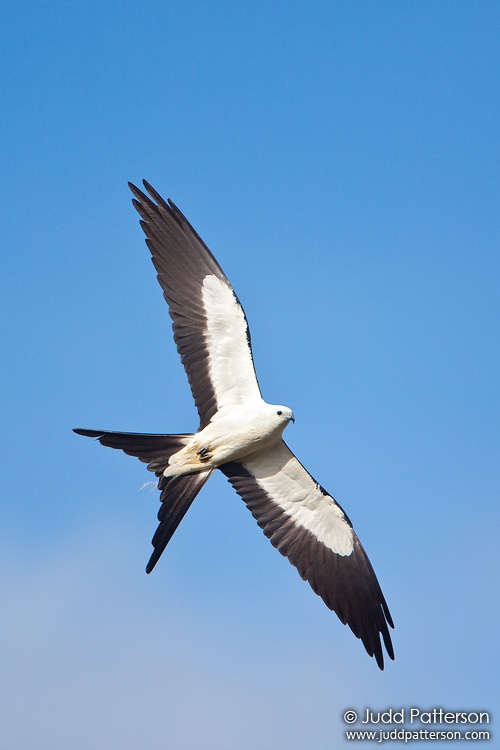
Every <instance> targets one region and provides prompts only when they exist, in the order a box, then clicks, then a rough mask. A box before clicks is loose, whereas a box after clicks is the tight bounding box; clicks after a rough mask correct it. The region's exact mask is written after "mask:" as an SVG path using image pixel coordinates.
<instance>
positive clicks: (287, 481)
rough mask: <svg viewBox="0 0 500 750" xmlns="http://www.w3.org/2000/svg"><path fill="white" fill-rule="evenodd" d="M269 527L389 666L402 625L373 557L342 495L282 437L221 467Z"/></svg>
mask: <svg viewBox="0 0 500 750" xmlns="http://www.w3.org/2000/svg"><path fill="white" fill-rule="evenodd" d="M220 469H221V471H223V472H224V474H225V475H226V476H227V477H228V479H229V481H230V482H231V484H232V485H233V486H234V488H235V489H236V491H237V492H238V494H239V495H240V496H241V497H242V498H243V500H244V501H245V503H246V504H247V506H248V508H249V510H250V511H251V513H252V515H253V516H254V518H255V519H256V521H257V523H258V524H259V526H260V527H261V528H262V529H263V531H264V534H265V535H266V536H267V537H268V538H269V539H270V541H271V544H273V545H274V546H275V547H276V548H277V549H278V550H279V551H280V552H281V554H282V555H284V556H285V557H287V558H288V559H289V561H290V562H291V563H292V565H294V566H295V567H296V568H297V570H298V572H299V574H300V576H301V577H302V578H303V579H304V580H306V581H308V582H309V584H310V585H311V588H312V589H313V591H314V592H315V593H316V594H318V595H319V596H321V598H322V599H323V601H324V602H325V604H326V605H327V607H329V608H330V609H332V610H333V611H334V612H336V614H337V615H338V617H339V618H340V620H341V622H343V623H344V625H345V624H347V625H349V627H350V628H351V630H352V631H353V633H354V635H356V636H357V637H358V638H360V639H361V641H362V642H363V645H364V646H365V649H366V651H367V652H368V654H370V656H375V659H376V661H377V664H378V665H379V667H380V668H381V669H383V668H384V656H383V652H382V645H381V640H380V637H381V636H382V639H383V642H384V644H385V648H386V651H387V653H388V655H389V657H390V658H391V659H393V658H394V652H393V648H392V643H391V637H390V634H389V629H388V626H390V627H394V625H393V622H392V618H391V615H390V612H389V609H388V607H387V604H386V601H385V599H384V596H383V594H382V591H381V589H380V585H379V583H378V580H377V577H376V575H375V573H374V571H373V568H372V566H371V564H370V561H369V560H368V557H367V555H366V553H365V551H364V549H363V547H362V546H361V543H360V541H359V539H358V537H357V536H356V534H355V532H354V530H353V528H352V525H351V522H350V521H349V519H348V518H347V516H346V515H345V513H344V511H343V510H342V508H341V507H340V506H339V505H338V504H337V503H336V502H335V500H334V499H333V498H332V497H331V496H330V495H329V494H328V493H327V492H326V491H325V490H324V489H323V488H322V487H320V485H318V483H317V482H316V481H315V480H314V479H313V478H312V477H311V475H310V474H309V473H308V472H307V471H306V469H305V468H304V467H303V466H302V464H300V463H299V461H298V460H297V459H296V458H295V456H294V455H293V453H292V452H291V451H290V450H289V448H288V447H287V446H286V445H285V443H283V442H281V443H279V444H278V445H277V446H276V447H274V448H273V449H271V450H267V451H266V452H265V453H264V452H262V453H260V454H254V455H253V456H251V457H250V458H249V459H246V460H244V461H243V462H242V463H230V464H225V465H224V466H221V467H220Z"/></svg>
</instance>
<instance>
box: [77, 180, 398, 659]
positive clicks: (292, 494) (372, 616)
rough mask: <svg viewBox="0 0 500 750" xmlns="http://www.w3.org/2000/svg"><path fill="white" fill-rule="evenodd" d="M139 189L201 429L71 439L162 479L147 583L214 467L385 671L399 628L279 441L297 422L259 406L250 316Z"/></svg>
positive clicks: (330, 510)
mask: <svg viewBox="0 0 500 750" xmlns="http://www.w3.org/2000/svg"><path fill="white" fill-rule="evenodd" d="M129 184H130V183H129ZM144 186H145V188H146V190H147V192H148V193H149V196H150V197H149V196H147V195H146V194H145V193H143V192H142V191H141V190H139V189H138V188H136V187H135V186H134V185H132V184H130V189H131V190H132V192H133V194H134V196H135V198H134V200H133V204H134V206H135V208H136V209H137V211H138V212H139V214H140V216H141V226H142V228H143V230H144V233H145V234H146V244H147V246H148V247H149V250H150V251H151V256H152V260H153V263H154V266H155V268H156V271H157V274H158V281H159V282H160V286H161V287H162V289H163V295H164V297H165V300H166V301H167V304H168V306H169V310H170V315H171V317H172V321H173V326H172V327H173V331H174V339H175V343H176V344H177V349H178V351H179V354H180V357H181V360H182V364H183V365H184V368H185V370H186V374H187V377H188V380H189V384H190V386H191V392H192V394H193V398H194V401H195V403H196V407H197V409H198V414H199V417H200V427H199V430H198V432H196V433H194V434H185V435H144V434H136V433H124V432H107V431H104V430H84V429H75V432H77V433H78V434H79V435H85V436H87V437H95V438H97V439H98V440H99V442H100V443H101V444H102V445H106V446H109V447H110V448H119V449H121V450H123V451H124V452H125V453H128V454H129V455H132V456H136V457H137V458H139V459H140V460H141V461H144V462H145V463H147V465H148V466H147V468H148V469H149V470H150V471H152V472H154V473H155V474H156V476H157V477H158V480H159V481H158V487H159V489H160V491H161V496H160V501H161V507H160V511H159V513H158V519H159V521H160V523H159V526H158V528H157V530H156V533H155V535H154V537H153V542H152V543H153V547H154V551H153V554H152V555H151V558H150V560H149V562H148V565H147V568H146V571H147V572H148V573H150V572H151V570H152V569H153V568H154V566H155V565H156V563H157V561H158V559H159V557H160V555H161V554H162V552H163V550H164V549H165V547H166V546H167V544H168V542H169V541H170V539H171V537H172V535H173V533H174V532H175V530H176V528H177V526H178V525H179V523H180V522H181V520H182V518H183V517H184V515H185V513H186V511H187V510H188V508H189V506H190V505H191V503H192V502H193V500H194V498H195V497H196V495H197V494H198V492H199V491H200V490H201V488H202V487H203V485H204V484H205V482H206V481H207V479H208V478H209V477H210V475H211V473H212V472H213V471H214V470H215V469H219V470H220V471H222V472H223V473H224V474H225V475H226V477H227V478H228V479H229V481H230V482H231V484H232V485H233V487H234V488H235V490H236V492H237V493H238V494H239V495H240V496H241V497H242V498H243V500H244V501H245V503H246V505H247V507H248V508H249V510H250V511H251V513H252V515H253V516H254V518H255V519H256V521H257V523H258V524H259V526H260V527H261V528H262V529H263V531H264V534H265V535H266V536H267V537H268V538H269V539H270V540H271V543H272V544H273V545H274V546H275V547H276V548H277V549H278V550H279V551H280V552H281V554H283V555H285V556H286V557H288V559H289V560H290V562H291V563H292V565H295V567H296V568H297V570H298V571H299V573H300V575H301V577H302V578H303V579H304V580H306V581H308V582H309V583H310V585H311V587H312V588H313V590H314V591H315V592H316V593H317V594H318V595H319V596H321V598H322V599H323V601H324V602H325V604H326V605H327V607H329V608H330V609H332V610H334V611H335V612H336V613H337V615H338V616H339V618H340V620H341V621H342V622H343V623H344V624H347V625H349V627H350V628H351V630H352V631H353V633H354V635H356V636H357V637H358V638H360V639H361V640H362V642H363V644H364V646H365V648H366V650H367V652H368V654H370V656H375V658H376V660H377V664H378V665H379V667H380V668H381V669H383V666H384V657H383V652H382V645H381V638H380V636H382V640H383V642H384V644H385V648H386V651H387V653H388V655H389V656H390V658H391V659H393V658H394V652H393V649H392V643H391V637H390V634H389V628H388V625H389V626H391V627H394V625H393V622H392V618H391V615H390V613H389V609H388V607H387V604H386V602H385V599H384V596H383V594H382V591H381V589H380V586H379V583H378V581H377V578H376V576H375V573H374V571H373V568H372V566H371V564H370V561H369V560H368V557H367V556H366V553H365V551H364V549H363V547H362V546H361V544H360V542H359V539H358V537H357V536H356V534H355V532H354V530H353V528H352V524H351V522H350V521H349V519H348V518H347V516H346V515H345V513H344V511H343V510H342V508H341V507H340V506H339V505H338V503H336V502H335V500H334V499H333V497H331V495H329V494H328V493H327V492H326V490H324V489H323V488H322V487H321V486H320V485H319V484H318V483H317V482H316V481H315V480H314V479H313V478H312V477H311V475H310V474H309V473H308V472H307V471H306V469H305V468H304V467H303V466H302V464H301V463H300V462H299V461H298V460H297V459H296V458H295V456H294V455H293V453H292V452H291V451H290V449H289V448H288V446H287V445H286V444H285V443H284V441H283V438H282V434H283V430H284V429H285V427H286V426H287V425H288V424H289V422H290V421H294V416H293V412H292V410H291V409H289V408H288V407H287V406H282V405H279V404H268V403H266V402H265V401H264V400H263V399H262V396H261V393H260V388H259V385H258V382H257V378H256V375H255V370H254V364H253V358H252V349H251V344H250V333H249V329H248V323H247V320H246V317H245V313H244V311H243V308H242V306H241V304H240V302H239V300H238V298H237V296H236V294H235V293H234V291H233V289H232V287H231V284H230V283H229V281H228V280H227V278H226V276H225V275H224V272H223V271H222V269H221V267H220V266H219V264H218V263H217V261H216V260H215V258H214V256H213V255H212V253H211V252H210V250H209V249H208V247H207V246H206V245H205V243H204V242H203V240H202V239H201V237H200V236H199V235H198V234H197V232H196V231H195V230H194V229H193V227H192V226H191V224H190V223H189V222H188V221H187V219H186V218H185V216H183V214H182V213H181V212H180V211H179V209H178V208H177V207H176V206H175V205H174V204H173V203H172V201H168V203H167V202H165V201H164V200H163V198H162V197H161V196H160V195H159V194H158V193H157V192H156V190H154V188H152V187H151V185H149V184H148V183H147V182H146V181H144Z"/></svg>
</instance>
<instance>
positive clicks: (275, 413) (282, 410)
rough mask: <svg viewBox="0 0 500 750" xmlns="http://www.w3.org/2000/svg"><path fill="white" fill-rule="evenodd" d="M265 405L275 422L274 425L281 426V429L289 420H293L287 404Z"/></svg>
mask: <svg viewBox="0 0 500 750" xmlns="http://www.w3.org/2000/svg"><path fill="white" fill-rule="evenodd" d="M267 407H268V410H269V416H270V417H271V418H272V419H273V421H274V422H275V424H276V427H282V429H285V427H286V426H287V424H288V423H289V422H295V417H294V415H293V411H292V410H291V409H290V408H289V407H288V406H281V405H280V404H267Z"/></svg>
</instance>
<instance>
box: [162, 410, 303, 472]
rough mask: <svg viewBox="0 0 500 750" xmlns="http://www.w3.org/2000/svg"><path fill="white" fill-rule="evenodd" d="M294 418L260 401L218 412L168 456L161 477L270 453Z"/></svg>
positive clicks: (214, 466) (288, 413)
mask: <svg viewBox="0 0 500 750" xmlns="http://www.w3.org/2000/svg"><path fill="white" fill-rule="evenodd" d="M293 418H294V417H293V413H292V410H291V409H288V408H287V407H286V406H275V405H272V404H267V403H266V402H265V401H263V400H262V399H260V402H259V401H255V402H253V401H252V402H251V403H250V404H244V405H241V406H236V407H234V408H233V409H232V410H231V411H228V412H226V413H221V412H217V413H216V414H215V415H214V416H213V417H212V419H211V421H210V422H209V423H208V424H207V426H206V427H204V428H203V429H202V430H201V431H200V432H196V433H195V434H194V435H193V436H192V437H191V438H190V440H189V442H188V443H187V444H186V445H185V446H184V447H183V448H181V449H180V450H179V451H177V453H174V454H173V455H172V456H170V458H169V461H168V466H167V468H166V469H165V470H164V472H163V476H164V477H178V476H182V475H183V474H193V473H197V472H199V471H206V469H216V468H218V467H219V466H222V465H223V464H227V463H229V462H230V461H240V460H242V459H244V458H245V457H247V458H248V457H249V456H251V455H253V454H255V453H256V452H260V451H262V450H266V449H269V448H271V447H272V446H273V445H275V444H276V443H278V442H279V441H280V440H281V435H282V433H283V430H284V429H285V427H286V426H287V424H288V423H289V422H290V420H293Z"/></svg>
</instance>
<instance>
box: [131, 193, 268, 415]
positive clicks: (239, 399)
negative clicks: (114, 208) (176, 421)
mask: <svg viewBox="0 0 500 750" xmlns="http://www.w3.org/2000/svg"><path fill="white" fill-rule="evenodd" d="M129 185H130V189H131V190H132V192H133V194H134V196H135V200H133V204H134V206H135V208H136V209H137V211H138V212H139V214H140V215H141V217H142V221H141V226H142V228H143V230H144V232H145V234H146V244H147V246H148V247H149V249H150V251H151V256H152V260H153V263H154V266H155V268H156V271H157V273H158V281H159V282H160V285H161V288H162V289H163V295H164V297H165V299H166V301H167V303H168V305H169V308H170V315H171V317H172V320H173V331H174V338H175V343H176V344H177V349H178V351H179V354H180V357H181V360H182V363H183V365H184V368H185V370H186V374H187V376H188V380H189V384H190V386H191V391H192V394H193V398H194V400H195V403H196V406H197V408H198V413H199V416H200V428H203V427H205V426H206V425H207V424H208V422H209V421H210V419H211V418H212V417H213V416H214V414H215V413H216V412H220V413H221V414H223V413H224V411H225V410H226V409H227V410H229V409H231V408H232V407H234V406H238V405H240V404H242V403H249V402H251V401H252V400H260V398H261V396H260V390H259V386H258V383H257V378H256V376H255V370H254V366H253V360H252V350H251V345H250V334H249V330H248V323H247V320H246V317H245V313H244V311H243V308H242V306H241V304H240V302H239V300H238V298H237V297H236V295H235V293H234V291H233V289H232V287H231V284H230V283H229V281H228V280H227V278H226V276H225V275H224V272H223V271H222V269H221V267H220V266H219V264H218V263H217V261H216V260H215V258H214V256H213V255H212V253H211V252H210V250H209V249H208V247H207V246H206V245H205V243H204V242H203V240H202V239H201V237H200V236H199V235H198V234H197V232H196V231H195V230H194V229H193V227H192V226H191V224H190V223H189V222H188V220H187V219H186V218H185V216H183V214H182V213H181V212H180V211H179V209H178V208H177V207H176V206H175V205H174V204H173V203H172V201H168V203H166V202H165V201H164V200H163V198H162V197H161V196H160V195H159V194H158V193H157V192H156V190H154V188H152V187H151V186H150V185H149V184H148V183H147V182H146V181H144V185H145V187H146V190H147V191H148V193H149V194H150V196H151V198H153V200H151V198H149V197H148V196H147V195H145V194H144V193H143V192H142V191H141V190H139V189H138V188H136V187H135V186H134V185H132V184H131V183H129Z"/></svg>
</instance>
